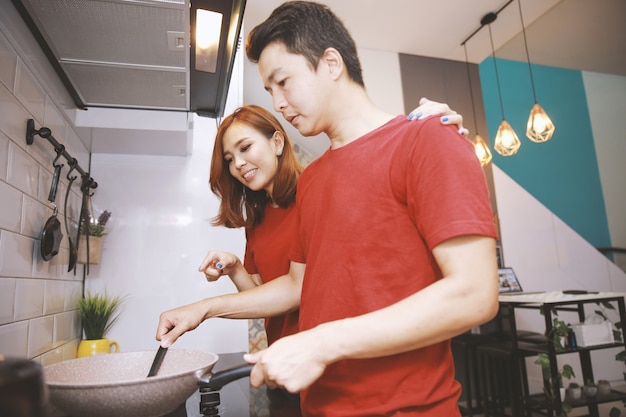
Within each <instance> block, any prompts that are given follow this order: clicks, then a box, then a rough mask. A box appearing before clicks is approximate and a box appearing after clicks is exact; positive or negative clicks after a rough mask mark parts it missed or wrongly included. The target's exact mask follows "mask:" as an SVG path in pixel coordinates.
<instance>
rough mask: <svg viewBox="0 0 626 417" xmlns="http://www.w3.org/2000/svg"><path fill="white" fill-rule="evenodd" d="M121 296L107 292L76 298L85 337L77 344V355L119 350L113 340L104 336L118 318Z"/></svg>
mask: <svg viewBox="0 0 626 417" xmlns="http://www.w3.org/2000/svg"><path fill="white" fill-rule="evenodd" d="M122 302H123V297H120V296H111V295H109V294H108V293H106V292H105V293H104V294H91V293H87V295H86V296H85V297H83V298H80V299H79V300H78V305H77V307H78V314H79V316H80V318H81V321H82V327H83V331H84V333H85V339H84V340H81V342H80V344H79V345H78V357H83V356H91V355H96V354H100V353H110V352H111V350H112V349H113V348H114V349H115V350H114V352H118V351H119V345H118V344H117V342H116V341H114V340H108V339H106V338H105V336H106V333H107V332H108V331H109V329H111V327H112V326H113V325H114V324H115V322H116V321H117V319H118V318H119V310H120V307H121V306H122Z"/></svg>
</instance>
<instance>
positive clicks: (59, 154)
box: [52, 144, 65, 168]
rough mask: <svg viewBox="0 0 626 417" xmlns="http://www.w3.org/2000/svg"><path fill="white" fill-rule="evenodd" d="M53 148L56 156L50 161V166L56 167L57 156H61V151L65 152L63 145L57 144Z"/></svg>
mask: <svg viewBox="0 0 626 417" xmlns="http://www.w3.org/2000/svg"><path fill="white" fill-rule="evenodd" d="M54 150H55V151H56V153H57V156H56V158H54V161H52V166H54V167H55V168H56V167H57V166H58V165H57V161H58V160H59V158H60V157H61V156H63V152H65V146H64V145H61V144H59V146H58V147H56V148H54ZM61 166H63V164H61Z"/></svg>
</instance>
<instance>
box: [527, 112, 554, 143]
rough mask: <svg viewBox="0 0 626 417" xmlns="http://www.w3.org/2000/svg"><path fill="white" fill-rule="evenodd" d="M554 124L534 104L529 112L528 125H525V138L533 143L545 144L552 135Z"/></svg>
mask: <svg viewBox="0 0 626 417" xmlns="http://www.w3.org/2000/svg"><path fill="white" fill-rule="evenodd" d="M554 129H555V127H554V123H552V120H550V117H549V116H548V114H547V113H546V112H545V111H544V110H543V108H542V107H541V106H540V105H539V104H537V103H535V105H534V106H533V108H532V109H531V110H530V116H529V117H528V124H526V136H527V137H528V139H530V140H532V141H533V142H537V143H541V142H547V141H549V140H550V139H551V138H552V135H553V134H554Z"/></svg>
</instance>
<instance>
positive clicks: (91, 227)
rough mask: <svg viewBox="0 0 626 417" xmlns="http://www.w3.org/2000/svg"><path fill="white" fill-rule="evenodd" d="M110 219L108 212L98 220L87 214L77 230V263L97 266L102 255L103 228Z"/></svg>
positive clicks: (103, 213) (104, 212) (102, 214)
mask: <svg viewBox="0 0 626 417" xmlns="http://www.w3.org/2000/svg"><path fill="white" fill-rule="evenodd" d="M110 217H111V212H110V211H107V210H105V211H103V212H102V213H101V214H100V216H99V217H98V219H93V218H92V217H91V215H90V214H89V213H88V215H87V218H85V219H84V220H83V221H82V222H81V224H80V228H79V239H78V242H79V243H78V263H79V264H87V263H89V264H99V263H100V257H101V254H102V237H103V236H104V235H105V234H106V232H105V230H106V229H105V226H106V224H107V222H108V221H109V218H110Z"/></svg>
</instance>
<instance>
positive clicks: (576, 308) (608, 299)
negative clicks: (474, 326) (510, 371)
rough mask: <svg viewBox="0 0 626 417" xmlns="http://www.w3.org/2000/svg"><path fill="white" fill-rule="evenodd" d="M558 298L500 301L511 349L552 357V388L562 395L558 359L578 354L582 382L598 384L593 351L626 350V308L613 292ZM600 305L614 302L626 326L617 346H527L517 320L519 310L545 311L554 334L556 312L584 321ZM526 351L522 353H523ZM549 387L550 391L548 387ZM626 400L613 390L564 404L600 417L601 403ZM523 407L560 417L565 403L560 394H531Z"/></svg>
mask: <svg viewBox="0 0 626 417" xmlns="http://www.w3.org/2000/svg"><path fill="white" fill-rule="evenodd" d="M555 298H557V299H551V298H550V297H546V300H543V301H542V300H540V301H534V300H532V299H528V298H527V299H524V298H523V297H522V296H520V297H519V298H518V299H516V298H515V297H504V299H503V297H501V298H500V319H501V320H504V321H506V322H507V323H508V332H509V336H510V339H511V346H512V350H513V353H514V354H515V356H516V357H518V358H520V357H524V356H528V352H534V353H536V354H539V353H546V354H547V355H548V357H549V358H550V373H551V377H552V382H553V386H552V387H551V389H552V392H556V393H558V392H559V388H560V387H559V386H558V366H557V356H558V355H562V354H568V353H577V354H578V360H579V361H580V366H581V369H582V380H583V381H586V380H592V381H595V380H596V379H595V378H594V375H593V363H592V358H591V352H592V351H596V350H602V349H608V348H616V347H617V348H622V349H626V329H625V327H626V309H625V307H624V296H623V295H618V294H614V293H610V294H606V293H605V294H602V293H599V294H587V295H586V296H584V297H583V296H578V297H577V296H572V297H562V298H561V299H558V298H559V297H555ZM598 303H611V304H612V305H613V306H615V305H616V306H617V311H618V312H619V317H620V321H621V322H622V324H624V326H622V327H621V332H622V338H621V341H619V342H616V343H609V344H602V345H596V346H587V347H577V348H573V349H572V348H565V349H559V350H557V349H556V348H555V346H554V344H553V343H552V342H551V341H550V340H548V341H547V343H528V342H526V341H524V340H523V339H521V338H519V337H518V336H517V335H518V332H517V327H516V320H515V310H516V309H534V310H539V311H541V312H543V315H544V320H545V330H546V332H545V334H546V335H549V334H551V333H552V319H553V318H554V315H553V314H554V312H557V311H558V312H562V311H570V312H575V313H577V314H578V319H579V321H580V322H584V321H585V305H588V304H598ZM522 352H523V353H522ZM544 382H545V384H549V382H548V381H544ZM546 388H549V387H548V386H546ZM620 400H626V393H622V392H618V391H615V390H612V392H611V393H610V394H608V395H597V396H596V397H593V398H586V397H585V396H583V397H582V398H581V399H579V400H571V399H566V400H565V403H567V404H569V405H570V406H572V407H573V408H577V407H587V410H588V413H589V414H588V415H589V416H591V417H599V412H598V404H602V403H607V402H614V401H620ZM524 404H525V406H526V409H527V410H528V412H530V410H533V411H545V412H546V415H548V416H552V415H554V414H556V415H557V416H558V415H560V414H561V413H562V406H563V403H562V402H561V398H560V396H559V395H556V396H555V398H553V399H552V400H550V399H549V398H548V397H547V396H546V395H545V394H543V393H542V394H532V395H528V396H527V398H525V399H524Z"/></svg>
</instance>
